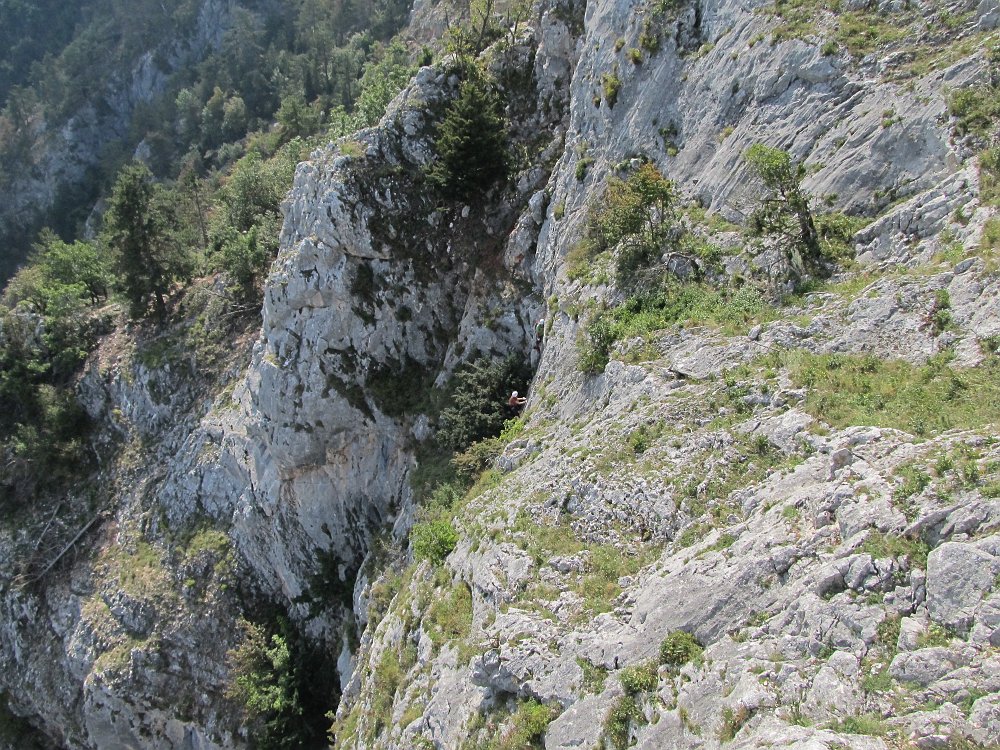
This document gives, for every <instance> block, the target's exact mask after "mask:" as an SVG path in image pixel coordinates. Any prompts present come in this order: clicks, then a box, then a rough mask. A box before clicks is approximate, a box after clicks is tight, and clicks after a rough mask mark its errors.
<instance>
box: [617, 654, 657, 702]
mask: <svg viewBox="0 0 1000 750" xmlns="http://www.w3.org/2000/svg"><path fill="white" fill-rule="evenodd" d="M618 682H620V683H621V686H622V690H624V691H625V693H626V695H636V694H637V693H649V692H652V691H653V690H656V685H657V683H658V682H659V678H658V677H657V675H656V663H655V662H647V663H645V664H638V665H636V666H632V667H625V669H623V670H622V671H621V672H620V673H619V674H618Z"/></svg>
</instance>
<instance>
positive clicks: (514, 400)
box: [507, 391, 528, 412]
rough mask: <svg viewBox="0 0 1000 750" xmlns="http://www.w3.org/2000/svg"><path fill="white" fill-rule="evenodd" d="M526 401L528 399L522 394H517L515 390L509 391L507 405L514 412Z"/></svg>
mask: <svg viewBox="0 0 1000 750" xmlns="http://www.w3.org/2000/svg"><path fill="white" fill-rule="evenodd" d="M526 403H528V399H526V398H525V397H524V396H518V395H517V391H511V393H510V398H509V399H507V406H509V407H510V408H511V409H513V410H514V411H515V412H517V411H520V410H521V407H522V406H524V405H525V404H526Z"/></svg>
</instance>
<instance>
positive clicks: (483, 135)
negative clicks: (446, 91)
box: [428, 72, 509, 200]
mask: <svg viewBox="0 0 1000 750" xmlns="http://www.w3.org/2000/svg"><path fill="white" fill-rule="evenodd" d="M437 130H438V133H437V141H436V142H435V144H434V145H435V150H436V151H437V156H438V159H437V161H436V162H435V163H434V164H433V165H432V166H431V168H430V170H429V171H428V179H429V180H430V181H431V183H432V184H434V185H435V186H437V187H438V189H439V190H440V191H441V192H442V193H443V194H444V195H445V196H446V197H448V198H453V199H455V200H463V199H468V198H471V197H472V196H473V195H474V194H475V193H476V192H478V191H481V190H485V189H486V188H488V187H489V186H490V185H492V184H493V183H494V182H496V181H497V180H500V179H504V178H506V176H507V170H508V168H509V167H508V157H507V133H506V130H507V127H506V120H505V119H504V116H503V110H502V108H501V105H500V99H499V97H498V96H497V95H496V92H495V91H494V90H493V87H492V85H491V84H490V81H489V80H488V79H487V78H486V77H485V76H484V75H483V74H481V73H478V72H474V73H473V74H472V75H469V77H468V78H466V80H465V81H463V82H462V85H461V88H460V89H459V91H458V96H457V97H456V99H455V100H454V101H453V102H452V103H451V105H449V107H448V110H447V112H445V116H444V119H443V120H442V121H441V123H440V124H439V125H438V129H437Z"/></svg>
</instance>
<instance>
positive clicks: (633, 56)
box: [628, 47, 642, 65]
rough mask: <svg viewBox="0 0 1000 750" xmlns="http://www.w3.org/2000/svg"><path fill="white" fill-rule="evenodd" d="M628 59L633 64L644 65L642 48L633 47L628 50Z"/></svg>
mask: <svg viewBox="0 0 1000 750" xmlns="http://www.w3.org/2000/svg"><path fill="white" fill-rule="evenodd" d="M628 59H629V60H631V61H632V64H633V65H642V50H640V49H637V48H635V47H632V49H630V50H629V51H628Z"/></svg>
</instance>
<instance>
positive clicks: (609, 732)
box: [604, 695, 645, 750]
mask: <svg viewBox="0 0 1000 750" xmlns="http://www.w3.org/2000/svg"><path fill="white" fill-rule="evenodd" d="M633 723H645V717H644V716H643V714H642V711H641V710H640V708H639V704H638V703H636V701H635V698H633V697H632V696H631V695H622V696H620V697H619V698H618V699H617V700H616V701H615V702H614V703H613V704H611V708H610V710H609V711H608V715H607V717H606V718H605V719H604V736H605V737H607V739H608V741H609V742H610V743H611V747H613V748H614V749H615V750H626V748H628V746H629V736H630V733H631V727H632V724H633Z"/></svg>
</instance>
